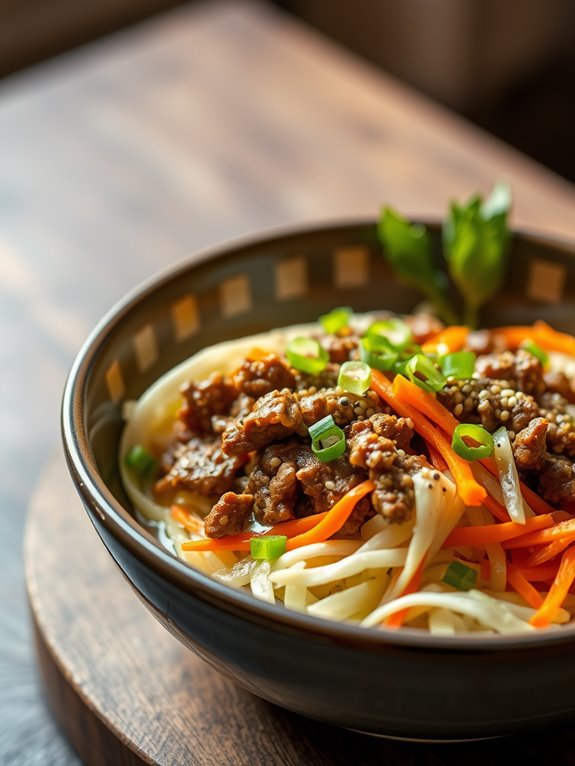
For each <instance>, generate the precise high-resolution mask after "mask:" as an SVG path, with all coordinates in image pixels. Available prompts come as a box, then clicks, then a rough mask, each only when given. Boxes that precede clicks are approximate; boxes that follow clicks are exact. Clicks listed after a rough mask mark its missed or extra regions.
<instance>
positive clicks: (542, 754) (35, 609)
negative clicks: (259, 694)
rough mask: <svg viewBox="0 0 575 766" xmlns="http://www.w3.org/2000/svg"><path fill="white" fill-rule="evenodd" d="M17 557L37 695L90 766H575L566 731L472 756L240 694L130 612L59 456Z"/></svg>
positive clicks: (486, 747)
mask: <svg viewBox="0 0 575 766" xmlns="http://www.w3.org/2000/svg"><path fill="white" fill-rule="evenodd" d="M47 540H50V541H51V544H49V545H47V544H46V543H47ZM24 552H25V558H26V582H27V585H28V591H29V596H30V602H31V607H32V613H33V617H34V621H35V626H36V630H37V640H38V646H39V659H40V668H41V672H42V675H43V678H44V681H45V683H46V686H47V695H48V697H49V699H50V704H51V706H52V708H53V710H54V712H55V715H56V718H57V720H58V722H59V724H60V726H61V727H62V729H63V730H64V732H65V733H66V734H67V735H68V737H69V738H70V741H71V742H72V743H73V744H74V747H75V748H76V750H77V752H78V753H79V754H80V755H81V757H82V760H83V762H84V763H85V764H87V766H110V764H114V765H116V764H118V765H119V766H123V765H124V764H125V765H126V766H128V765H130V766H131V765H132V764H141V763H146V764H161V766H172V765H173V764H178V765H180V764H190V765H193V766H196V765H197V766H254V765H255V764H262V766H268V765H269V766H300V765H301V764H310V765H312V764H313V766H329V765H330V764H332V765H334V766H348V764H355V765H356V766H375V764H379V765H380V766H396V765H397V764H403V765H404V766H412V765H414V764H421V765H422V766H451V765H453V766H455V764H461V763H465V764H467V766H484V765H485V763H496V764H497V763H503V762H504V761H509V762H510V763H535V762H538V763H543V764H561V763H571V762H572V761H570V760H568V759H565V760H564V757H565V754H566V753H567V752H572V751H573V748H574V747H575V733H574V732H573V731H572V727H571V726H565V727H562V728H559V727H557V728H555V729H553V730H550V729H546V730H544V731H543V732H542V733H535V734H526V735H525V736H522V737H513V738H505V739H499V740H490V741H485V742H474V743H469V744H449V745H425V744H413V743H398V742H393V741H389V740H384V739H379V738H375V737H369V736H367V735H363V734H358V733H355V732H350V731H345V730H343V729H337V728H335V727H332V726H328V725H326V724H322V723H318V722H316V721H311V720H308V719H306V718H303V717H301V716H298V715H295V714H293V713H289V712H287V711H285V710H282V709H280V708H278V707H275V706H273V705H271V704H270V703H268V702H264V701H262V700H260V699H258V698H256V697H254V696H253V695H251V694H249V693H248V692H245V691H243V690H242V689H240V688H239V687H237V686H235V684H233V683H232V682H231V681H229V680H228V679H226V678H224V677H222V676H220V675H219V674H218V673H217V672H216V671H214V670H213V669H212V668H210V667H209V666H208V665H207V664H206V663H205V662H204V661H203V660H201V659H200V658H199V657H196V656H195V655H194V654H193V653H192V652H190V651H189V650H187V649H186V648H184V647H183V646H182V645H181V644H180V643H179V642H178V641H177V640H176V639H175V638H173V637H172V636H171V635H169V634H168V633H167V632H166V630H165V629H164V628H163V627H162V626H161V625H160V624H159V623H157V622H156V620H155V619H154V618H153V617H152V616H151V615H150V614H149V613H148V612H147V610H146V609H145V607H144V606H143V605H142V604H141V603H140V602H139V601H138V599H137V597H136V595H135V593H134V592H133V591H132V590H131V588H130V586H129V585H128V583H127V582H126V581H125V580H124V578H123V576H122V575H121V573H120V571H119V569H118V568H117V567H116V566H115V564H114V562H113V561H112V559H111V557H110V556H109V555H108V553H107V551H106V550H105V548H104V546H103V545H102V543H101V541H100V540H99V538H98V536H97V534H96V531H95V530H94V529H93V528H92V526H91V524H90V522H89V520H88V517H87V515H86V513H85V511H84V509H83V508H82V506H81V503H80V500H79V499H78V497H77V495H76V492H75V489H74V487H73V485H72V482H71V480H70V478H69V476H68V474H67V469H66V466H65V464H64V459H63V456H62V455H61V454H60V452H58V453H57V454H56V455H55V456H54V458H53V459H52V461H51V462H50V464H49V465H48V467H47V469H46V471H45V473H44V475H43V477H42V479H41V480H40V482H39V485H38V487H37V488H36V491H35V493H34V495H33V497H32V500H31V504H30V512H29V517H28V526H27V533H26V539H25V546H24ZM310 683H313V679H310ZM337 693H338V691H337V689H334V694H337ZM530 759H535V760H530Z"/></svg>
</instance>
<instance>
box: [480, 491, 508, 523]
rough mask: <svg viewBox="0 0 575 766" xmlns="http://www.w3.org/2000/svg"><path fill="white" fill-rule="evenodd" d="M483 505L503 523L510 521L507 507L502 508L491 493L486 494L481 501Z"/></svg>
mask: <svg viewBox="0 0 575 766" xmlns="http://www.w3.org/2000/svg"><path fill="white" fill-rule="evenodd" d="M483 505H484V506H485V507H486V508H487V510H488V511H490V512H491V513H492V514H493V515H494V516H495V518H496V519H499V521H502V522H503V523H504V524H505V523H507V522H508V521H510V518H509V514H508V513H507V509H506V508H504V507H503V506H502V505H501V503H498V502H497V500H496V499H495V498H494V497H491V495H487V497H486V498H485V500H484V501H483Z"/></svg>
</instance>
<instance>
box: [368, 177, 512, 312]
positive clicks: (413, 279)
mask: <svg viewBox="0 0 575 766" xmlns="http://www.w3.org/2000/svg"><path fill="white" fill-rule="evenodd" d="M510 208H511V192H510V189H509V186H508V185H507V184H505V183H503V182H499V183H497V184H496V185H495V187H494V188H493V191H492V193H491V195H490V196H489V197H488V198H487V199H486V200H483V199H482V197H481V196H480V195H474V196H473V197H471V199H470V200H469V201H468V202H467V203H464V204H458V203H457V202H452V203H451V204H450V207H449V212H448V215H447V217H446V219H445V221H444V223H443V237H442V239H443V257H444V259H445V264H446V267H447V268H446V270H447V274H448V275H449V277H450V279H451V281H452V283H453V284H454V285H455V287H456V288H457V289H458V291H459V293H460V294H461V297H462V299H463V305H464V309H463V317H462V319H463V322H464V323H465V324H468V325H470V326H471V327H475V326H476V325H477V321H478V313H479V309H480V308H481V306H483V305H484V304H485V303H486V302H487V301H488V300H489V299H490V298H491V297H492V296H493V295H494V294H495V293H496V292H497V291H498V290H499V289H500V288H501V286H502V284H503V281H504V279H505V274H506V271H507V263H508V252H507V245H508V242H509V228H508V215H509V211H510ZM378 235H379V240H380V242H381V243H382V245H383V251H384V256H385V258H386V259H387V261H388V262H389V264H390V265H391V267H392V269H393V270H394V272H395V274H396V275H397V277H398V278H399V279H400V280H401V281H402V282H404V284H407V285H409V286H411V287H414V288H416V289H418V290H419V291H420V292H421V293H422V294H423V295H425V297H426V298H428V299H429V300H430V301H431V302H432V303H433V304H434V306H435V309H436V311H437V313H438V315H439V316H440V317H441V318H442V319H443V320H444V321H445V322H447V323H448V324H456V323H457V322H458V317H457V313H456V311H455V310H454V308H453V306H452V303H451V301H450V298H449V292H448V280H447V279H446V276H445V271H444V270H443V269H441V268H439V266H438V264H437V262H436V260H435V258H434V254H433V250H432V246H431V238H430V236H429V233H428V232H427V231H426V229H425V227H424V226H421V225H419V224H412V223H409V222H408V221H406V219H405V218H403V217H402V216H400V215H399V214H398V213H397V212H396V211H394V210H393V209H392V208H390V207H385V208H384V209H383V211H382V214H381V217H380V220H379V224H378Z"/></svg>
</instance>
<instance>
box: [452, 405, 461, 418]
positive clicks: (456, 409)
mask: <svg viewBox="0 0 575 766" xmlns="http://www.w3.org/2000/svg"><path fill="white" fill-rule="evenodd" d="M462 412H463V405H462V404H461V402H460V403H459V404H456V405H455V407H454V409H453V414H454V415H455V417H456V418H458V417H459V416H460V415H461V413H462Z"/></svg>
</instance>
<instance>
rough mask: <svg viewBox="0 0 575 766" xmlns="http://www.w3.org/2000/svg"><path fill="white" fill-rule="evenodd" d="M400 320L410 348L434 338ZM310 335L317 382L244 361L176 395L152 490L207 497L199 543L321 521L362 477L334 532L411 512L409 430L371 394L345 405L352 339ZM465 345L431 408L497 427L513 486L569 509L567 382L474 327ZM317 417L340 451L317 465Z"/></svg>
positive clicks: (572, 449)
mask: <svg viewBox="0 0 575 766" xmlns="http://www.w3.org/2000/svg"><path fill="white" fill-rule="evenodd" d="M408 319H409V321H410V324H411V327H412V331H413V332H414V335H415V338H416V341H417V342H423V341H424V340H425V339H426V338H427V337H429V336H430V335H432V334H433V333H434V332H437V330H438V329H439V327H438V325H437V321H436V320H433V319H432V318H429V317H428V318H425V317H420V318H408ZM317 337H318V339H319V340H320V342H321V343H322V344H323V346H324V348H325V349H326V350H327V352H328V354H329V359H330V361H329V364H328V365H327V367H326V368H325V369H324V370H323V371H322V372H321V373H319V374H317V375H307V374H305V373H302V372H299V371H297V370H294V369H292V368H290V366H289V364H288V363H287V361H286V359H284V358H282V357H280V356H278V355H277V354H275V353H269V354H265V355H263V356H260V357H258V358H256V359H246V360H245V361H244V362H243V363H242V364H241V365H240V366H239V368H238V369H237V370H236V371H235V372H234V373H233V374H232V375H231V376H227V375H223V374H221V373H218V372H215V373H213V374H212V375H211V376H210V377H209V378H208V379H207V380H204V381H201V382H199V383H189V384H188V385H186V386H185V387H184V388H183V390H182V394H183V398H184V404H183V406H182V408H181V410H180V412H179V415H178V421H177V424H176V426H175V428H174V433H173V440H172V443H171V445H170V447H169V449H168V450H167V452H166V453H165V455H164V456H163V459H162V476H161V478H160V479H159V480H158V481H157V483H156V485H155V492H156V494H157V495H158V496H160V497H161V496H164V497H169V496H170V495H171V494H173V493H174V492H177V491H178V490H180V489H185V490H191V491H194V492H199V493H200V494H202V495H205V496H207V497H209V498H210V500H211V501H212V504H213V507H212V510H211V511H210V513H209V514H208V515H207V517H206V520H205V530H206V534H207V535H208V536H210V537H222V536H225V535H230V534H236V533H238V532H241V531H242V530H243V529H244V528H245V526H246V524H247V523H248V522H249V520H250V518H251V517H252V516H253V517H254V518H255V519H256V520H257V521H258V522H260V523H262V524H266V525H268V524H275V523H278V522H281V521H287V520H289V519H293V518H297V517H302V516H307V515H310V514H316V513H322V512H323V511H326V510H328V509H329V508H331V507H332V506H333V505H334V503H335V502H337V500H338V499H340V498H341V497H342V496H343V495H344V494H345V493H346V492H348V491H349V490H350V489H351V488H352V487H354V486H356V485H357V484H359V483H360V482H362V481H364V480H365V479H367V478H369V479H371V480H373V482H374V483H375V490H374V491H373V493H372V495H371V497H366V498H364V499H363V500H362V501H361V502H360V503H358V505H357V506H356V508H355V510H354V512H353V514H352V515H351V517H350V519H349V520H348V522H347V523H346V525H345V527H344V528H343V530H342V533H343V534H355V533H356V532H357V531H358V530H359V528H360V526H361V525H362V524H363V523H364V522H365V521H366V520H367V519H369V518H370V517H372V516H374V515H375V514H377V513H379V514H381V516H382V517H383V518H384V519H386V520H387V521H388V522H390V523H392V522H396V523H397V522H402V521H404V520H406V519H409V518H410V516H411V515H412V514H413V510H414V486H413V480H412V476H413V475H414V474H415V473H416V472H417V471H418V470H420V469H421V467H422V466H424V465H426V464H427V456H426V455H425V454H418V452H417V449H415V448H414V443H415V444H416V445H417V443H418V442H417V440H414V439H413V436H414V432H413V424H412V423H411V421H410V420H409V419H406V418H401V417H396V416H395V415H394V414H393V413H392V412H391V411H390V409H389V407H388V406H387V405H386V404H385V403H384V402H382V400H381V399H380V398H379V397H378V395H377V394H376V393H375V392H374V391H368V392H367V393H366V394H365V395H364V396H356V395H354V394H350V393H349V392H346V391H343V390H342V389H340V388H338V387H337V376H338V371H339V367H340V365H341V364H342V363H343V362H345V361H347V360H350V359H357V358H358V356H359V351H358V348H359V340H358V338H357V337H356V336H355V335H353V334H350V333H349V332H348V333H347V334H346V333H343V334H342V335H341V336H338V335H324V336H319V335H318V336H317ZM468 348H470V349H472V350H474V351H475V352H476V353H477V354H478V356H477V361H476V367H475V374H474V377H473V378H471V379H468V380H448V381H447V383H446V385H445V386H444V388H443V389H442V390H441V391H439V392H438V394H437V398H438V400H439V401H440V402H441V403H442V404H443V405H444V406H445V407H446V408H447V409H449V410H450V411H451V412H452V413H453V415H454V416H455V417H456V418H457V419H458V420H459V421H460V422H464V423H480V424H482V425H483V426H484V427H485V428H486V429H487V430H488V431H490V432H493V431H495V430H496V429H497V428H499V427H500V426H502V425H503V426H505V427H506V428H507V429H508V431H509V434H510V438H511V440H512V443H513V451H514V455H515V460H516V463H517V467H518V469H519V471H520V474H521V476H522V478H523V479H524V480H525V481H526V482H528V483H529V484H530V485H531V486H532V487H533V488H534V489H536V490H537V491H538V492H539V493H540V494H541V496H542V497H543V498H544V499H545V500H547V501H548V502H550V503H552V504H554V505H556V506H561V505H564V504H566V503H573V502H575V473H574V467H573V460H574V459H575V421H574V419H573V416H572V413H571V409H570V408H571V405H572V403H573V402H574V401H575V393H574V391H573V389H572V388H571V385H570V382H569V379H568V378H567V377H566V376H565V375H564V374H563V373H548V372H546V373H544V371H543V368H542V365H541V362H540V361H539V360H538V359H537V358H536V357H535V356H533V355H532V354H530V353H528V352H527V351H524V350H518V351H515V352H512V351H507V350H497V349H496V348H495V344H494V343H493V342H492V340H491V337H490V335H489V331H486V330H482V331H479V332H476V333H472V334H471V335H470V337H469V342H468ZM326 415H332V417H333V419H334V421H335V423H336V424H337V425H338V426H339V427H340V428H342V429H343V430H344V433H345V437H346V451H345V453H344V455H343V456H342V457H340V458H338V459H337V460H332V461H330V462H321V461H320V460H318V458H317V457H316V456H315V455H314V453H313V452H312V450H311V444H310V438H309V435H308V428H309V426H311V425H312V424H314V423H316V422H317V421H319V420H321V419H322V418H324V417H325V416H326ZM422 448H423V447H422Z"/></svg>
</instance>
